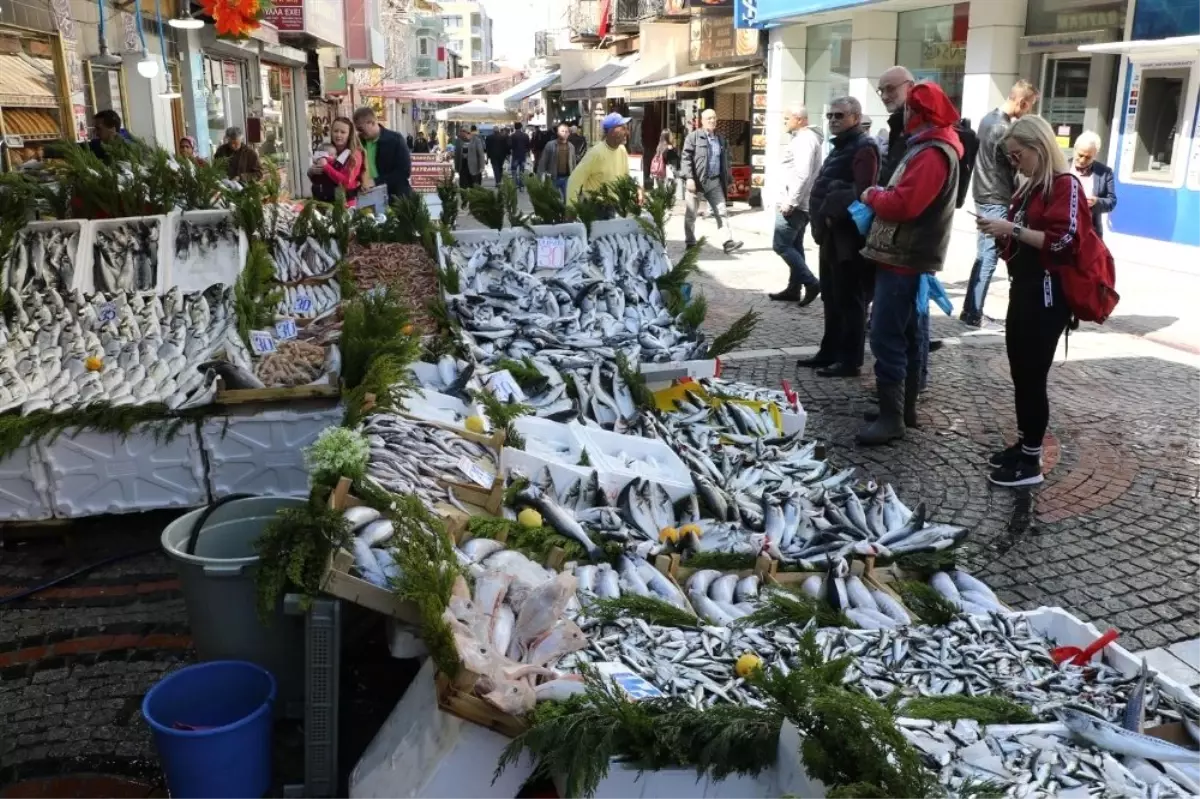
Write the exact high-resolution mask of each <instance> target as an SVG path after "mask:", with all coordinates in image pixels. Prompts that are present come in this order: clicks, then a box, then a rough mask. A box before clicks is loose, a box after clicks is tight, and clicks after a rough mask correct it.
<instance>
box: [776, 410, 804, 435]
mask: <svg viewBox="0 0 1200 799" xmlns="http://www.w3.org/2000/svg"><path fill="white" fill-rule="evenodd" d="M779 419H780V421H781V422H782V423H783V434H784V435H785V436H790V435H792V434H793V433H795V434H796V437H797V438H804V426H805V425H806V424H807V423H808V413H806V412H805V410H804V408H803V407H801V408H800V409H799V410H795V411H792V410H782V411H780V412H779Z"/></svg>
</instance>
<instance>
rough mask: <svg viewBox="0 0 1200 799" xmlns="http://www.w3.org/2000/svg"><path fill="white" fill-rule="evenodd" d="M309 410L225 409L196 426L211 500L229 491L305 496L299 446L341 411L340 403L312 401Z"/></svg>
mask: <svg viewBox="0 0 1200 799" xmlns="http://www.w3.org/2000/svg"><path fill="white" fill-rule="evenodd" d="M311 405H312V408H311V409H309V410H257V409H253V408H250V407H248V406H247V407H246V408H238V409H236V410H231V411H230V413H229V414H228V415H227V416H210V417H208V418H207V419H205V420H204V422H202V423H201V425H200V440H201V442H202V444H203V447H204V455H205V457H206V458H207V460H208V487H209V490H210V491H211V492H212V496H213V499H220V498H221V497H225V496H228V495H230V494H238V493H240V494H263V495H271V496H278V497H305V496H308V492H309V488H310V486H309V480H308V469H307V468H306V467H305V464H304V449H305V448H306V447H308V446H309V445H311V444H312V443H313V441H314V440H315V439H316V437H317V435H319V434H320V432H321V431H322V430H324V429H325V428H327V427H332V426H334V425H338V424H340V423H341V421H342V417H343V416H344V415H345V412H346V411H345V408H342V407H341V406H340V405H332V406H331V405H329V404H328V403H324V402H318V401H315V400H314V401H313V402H312V403H311Z"/></svg>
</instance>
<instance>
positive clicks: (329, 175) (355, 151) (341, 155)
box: [308, 117, 366, 202]
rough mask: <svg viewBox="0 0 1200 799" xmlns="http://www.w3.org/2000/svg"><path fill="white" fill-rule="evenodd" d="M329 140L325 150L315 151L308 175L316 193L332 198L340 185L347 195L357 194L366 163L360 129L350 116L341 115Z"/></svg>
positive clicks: (328, 199) (317, 195) (331, 200)
mask: <svg viewBox="0 0 1200 799" xmlns="http://www.w3.org/2000/svg"><path fill="white" fill-rule="evenodd" d="M329 140H330V144H328V145H326V147H327V148H328V149H327V150H326V151H325V152H318V153H316V155H315V157H314V160H313V165H312V166H311V167H309V170H308V177H309V180H311V181H312V190H313V197H316V198H317V199H318V200H323V201H324V202H333V199H334V196H335V195H336V193H337V189H338V187H339V186H340V187H341V188H342V189H344V190H345V192H346V199H347V200H352V199H354V198H355V197H356V196H358V190H359V188H360V187H361V186H362V175H363V165H364V164H365V163H366V159H365V155H364V154H363V149H362V144H360V143H359V140H358V131H356V130H355V129H354V123H353V122H351V121H350V119H349V118H348V117H338V118H337V119H335V120H333V124H331V125H330V126H329Z"/></svg>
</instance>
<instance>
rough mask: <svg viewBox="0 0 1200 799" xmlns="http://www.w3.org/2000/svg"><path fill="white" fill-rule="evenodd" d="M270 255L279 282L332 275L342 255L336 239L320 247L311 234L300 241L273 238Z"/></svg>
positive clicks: (281, 237)
mask: <svg viewBox="0 0 1200 799" xmlns="http://www.w3.org/2000/svg"><path fill="white" fill-rule="evenodd" d="M272 255H273V256H274V258H275V279H276V280H277V281H279V282H280V283H295V282H296V281H298V280H304V279H305V278H318V277H325V276H327V275H332V274H333V273H334V272H335V271H336V269H337V262H338V260H339V259H340V258H341V257H342V255H341V251H340V250H339V248H338V244H337V242H336V241H330V243H329V246H328V247H322V246H321V243H320V242H318V241H317V240H316V239H314V238H313V237H312V236H309V237H307V238H306V239H304V240H303V241H301V242H295V241H293V240H292V239H291V238H289V237H287V236H279V237H277V238H276V239H275V243H274V246H273V248H272Z"/></svg>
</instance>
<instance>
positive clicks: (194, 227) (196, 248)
mask: <svg viewBox="0 0 1200 799" xmlns="http://www.w3.org/2000/svg"><path fill="white" fill-rule="evenodd" d="M240 257H241V256H240V254H239V252H238V232H237V228H236V227H235V226H234V224H233V222H232V220H231V219H230V218H228V217H226V218H224V219H221V220H218V221H216V222H189V221H188V220H186V219H181V220H179V226H178V228H176V230H175V260H174V262H173V267H172V268H173V269H175V271H176V272H178V273H179V274H189V273H191V272H192V271H194V269H195V267H196V266H197V265H199V264H211V263H213V262H218V263H234V264H238V265H239V267H240V265H241V261H240V260H239V258H240ZM239 271H240V269H239Z"/></svg>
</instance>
